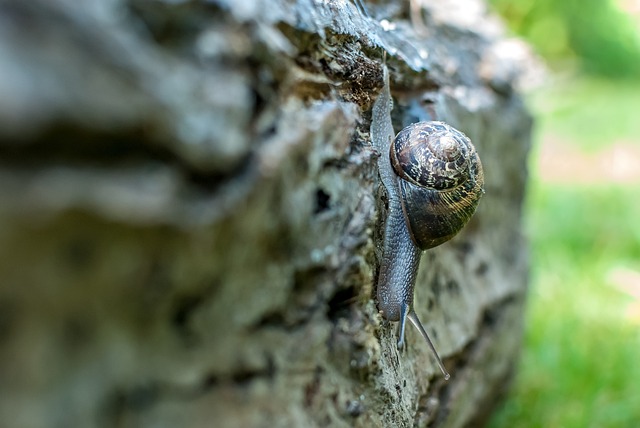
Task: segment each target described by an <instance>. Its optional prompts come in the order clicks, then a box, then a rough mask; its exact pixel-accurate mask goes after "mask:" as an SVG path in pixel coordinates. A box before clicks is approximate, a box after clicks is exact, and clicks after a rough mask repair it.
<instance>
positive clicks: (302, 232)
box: [0, 0, 530, 428]
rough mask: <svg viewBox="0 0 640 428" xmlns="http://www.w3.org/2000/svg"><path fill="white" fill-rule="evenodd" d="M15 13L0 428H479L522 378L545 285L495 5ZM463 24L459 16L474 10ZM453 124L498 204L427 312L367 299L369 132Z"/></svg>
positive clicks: (376, 192)
mask: <svg viewBox="0 0 640 428" xmlns="http://www.w3.org/2000/svg"><path fill="white" fill-rule="evenodd" d="M424 3H425V8H424V10H423V18H424V20H425V26H426V28H425V30H424V33H422V34H421V33H419V32H417V31H416V29H415V28H414V27H413V26H412V25H411V23H410V22H409V20H408V9H409V5H408V2H407V3H406V4H405V3H404V2H401V1H395V2H391V1H389V2H387V1H386V0H380V1H377V2H375V3H374V2H371V3H368V2H367V9H368V12H369V14H370V15H371V18H368V17H365V16H363V14H362V13H360V12H359V11H358V9H357V8H356V7H355V6H354V4H352V3H350V2H347V1H345V0H327V1H317V0H315V1H313V0H299V1H297V2H294V1H293V0H261V1H258V0H255V1H253V0H245V1H239V0H237V1H234V0H209V1H202V2H176V1H169V0H166V1H154V2H146V1H144V0H112V1H99V0H96V1H82V2H76V1H70V0H69V1H67V0H57V1H53V0H37V1H34V0H32V1H29V2H25V1H21V0H14V1H4V2H1V3H0V237H1V242H2V246H1V247H0V420H1V421H2V426H3V427H25V428H31V427H33V428H36V427H70V426H76V427H80V426H81V427H133V426H141V427H179V426H181V427H187V426H188V427H200V426H202V427H236V426H237V427H274V426H297V427H312V426H352V425H353V426H362V427H369V426H403V427H406V426H414V425H416V426H438V427H461V426H465V425H475V424H479V423H480V421H482V420H483V418H485V417H486V415H487V414H488V412H489V411H490V409H491V407H492V405H493V404H494V402H495V399H496V397H497V396H498V395H499V394H500V393H501V392H502V391H503V389H504V388H505V385H506V384H507V380H508V379H509V378H510V376H511V374H512V372H513V370H514V364H515V361H516V358H517V354H518V348H519V346H520V337H521V327H522V325H521V324H522V312H523V303H524V295H525V288H526V276H527V252H526V245H525V242H524V240H523V238H522V236H521V210H522V199H523V191H524V185H525V179H526V172H525V156H526V152H527V149H528V145H529V135H530V118H529V116H528V114H527V112H526V110H525V108H524V107H523V103H522V101H521V99H520V97H519V96H518V94H517V93H516V91H514V89H513V88H514V81H515V79H516V78H517V77H518V75H519V74H520V71H521V65H520V63H519V62H518V61H517V58H516V57H514V56H513V55H512V52H513V50H510V49H509V46H510V45H509V44H508V42H506V41H505V40H504V39H503V36H502V33H501V31H500V25H499V24H498V23H496V22H495V21H494V19H493V18H491V17H490V16H488V15H487V13H486V11H485V10H484V7H483V6H482V5H481V4H479V3H476V2H475V1H470V0H469V1H466V2H463V3H464V6H465V7H463V8H459V9H456V8H455V7H454V6H455V4H454V3H456V2H451V1H449V2H443V1H442V0H437V1H436V0H434V1H432V2H429V1H425V2H424ZM457 3H460V2H457ZM385 57H386V64H387V66H388V67H389V69H390V74H391V91H392V94H393V96H394V100H395V108H394V112H393V115H394V117H393V119H394V122H395V123H394V125H395V128H396V130H398V129H400V127H402V126H404V125H406V124H408V123H410V122H414V121H417V120H421V119H424V118H426V117H428V116H430V115H435V116H437V117H438V119H440V120H444V121H446V122H448V123H450V124H452V125H453V126H455V127H457V128H459V129H460V130H462V131H464V132H465V133H466V134H467V135H468V136H469V137H470V138H471V139H472V141H474V143H475V145H476V147H477V148H478V151H479V153H480V156H481V158H482V161H483V164H484V170H485V175H486V194H485V196H484V198H483V200H482V201H481V203H480V207H479V209H478V211H477V213H476V215H475V217H474V218H473V219H472V221H471V223H470V224H469V225H468V226H467V227H466V228H465V229H464V231H463V232H462V233H461V234H460V235H459V236H458V237H456V238H455V239H454V240H452V241H451V242H449V243H447V244H444V245H442V246H441V247H438V248H436V249H433V250H430V251H428V252H426V253H425V254H424V255H423V260H422V266H421V270H420V272H419V276H418V284H417V286H416V311H417V312H418V314H419V315H420V317H421V318H422V321H423V322H424V323H425V324H426V327H427V330H428V331H429V332H430V334H431V335H432V338H433V339H434V342H435V344H436V347H437V348H438V350H439V352H440V354H441V355H442V356H443V358H444V361H445V364H446V365H447V367H448V369H449V371H450V372H451V374H452V378H451V380H449V381H448V382H445V381H444V380H443V379H442V376H441V375H440V373H439V371H438V369H437V367H436V366H435V365H434V361H433V359H432V356H431V355H430V353H429V350H428V349H427V347H426V346H425V344H424V343H423V342H422V339H421V338H420V337H419V336H418V335H417V334H416V332H415V331H413V330H409V331H408V337H407V340H408V343H407V347H406V349H405V350H404V351H402V352H399V351H398V350H397V348H396V332H395V325H392V324H390V323H389V322H386V321H384V320H383V319H382V318H381V317H380V315H379V314H378V312H377V310H376V304H375V302H374V299H373V296H374V295H375V290H374V284H375V278H376V275H377V269H378V266H379V261H378V259H379V249H380V248H381V233H380V230H381V227H382V224H383V220H384V219H383V218H382V215H380V213H382V212H384V191H383V190H382V189H381V188H380V182H379V177H378V173H377V169H376V157H377V156H378V153H375V152H374V151H373V150H372V146H371V141H370V135H369V126H370V121H371V107H372V104H373V101H374V100H375V99H376V97H377V95H378V93H379V91H380V88H381V86H382V64H383V58H385Z"/></svg>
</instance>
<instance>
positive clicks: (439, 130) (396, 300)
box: [371, 67, 484, 379]
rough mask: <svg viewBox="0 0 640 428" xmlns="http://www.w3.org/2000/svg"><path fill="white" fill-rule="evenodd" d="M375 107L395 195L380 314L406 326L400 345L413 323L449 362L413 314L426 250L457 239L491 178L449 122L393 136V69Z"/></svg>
mask: <svg viewBox="0 0 640 428" xmlns="http://www.w3.org/2000/svg"><path fill="white" fill-rule="evenodd" d="M384 79H385V84H384V87H383V90H382V93H381V94H380V96H379V97H378V99H377V100H376V102H375V103H374V106H373V115H372V126H371V134H372V140H373V143H374V146H375V147H376V149H377V150H378V151H379V152H380V157H379V159H378V169H379V172H380V177H381V179H382V182H383V184H384V186H385V188H386V190H387V194H388V197H389V208H388V215H387V219H386V223H385V231H384V243H383V250H382V260H381V265H380V272H379V277H378V285H377V299H378V309H379V310H380V312H381V314H382V316H383V317H384V318H386V319H388V320H389V321H400V326H399V334H398V336H399V337H398V347H402V346H403V344H404V332H405V325H406V320H407V319H408V320H409V321H411V323H412V324H413V325H414V326H415V327H416V328H417V329H418V331H419V332H420V334H421V335H422V337H423V338H424V339H425V340H426V341H427V344H428V345H429V347H430V348H431V350H432V352H433V354H434V355H435V357H436V360H437V362H438V365H439V367H440V369H441V371H442V373H443V374H444V376H445V379H448V378H449V374H448V373H447V371H446V369H445V367H444V364H443V363H442V361H441V359H440V357H439V356H438V353H437V351H436V349H435V347H434V346H433V344H432V342H431V340H430V339H429V336H428V334H427V332H426V331H425V329H424V327H423V326H422V323H421V322H420V320H419V318H418V315H417V314H416V312H415V310H414V309H413V294H414V293H413V290H414V285H415V281H416V276H417V273H418V267H419V264H420V257H421V254H422V251H423V250H426V249H429V248H433V247H435V246H438V245H440V244H442V243H444V242H446V241H448V240H449V239H451V238H452V237H453V236H455V235H456V234H457V233H458V232H459V231H460V230H461V229H462V228H463V227H464V225H465V224H466V223H467V222H468V220H469V219H470V218H471V216H472V215H473V213H474V212H475V209H476V207H477V205H478V202H479V201H480V198H481V196H482V194H483V193H484V190H483V185H484V175H483V171H482V164H481V163H480V158H479V156H478V154H477V152H476V150H475V148H474V147H473V144H472V143H471V141H470V140H469V138H467V137H466V136H465V135H464V134H463V133H462V132H460V131H458V130H456V129H455V128H453V127H451V126H449V125H447V124H446V123H444V122H437V121H430V122H418V123H415V124H412V125H409V126H408V127H406V128H404V129H403V130H401V131H400V132H399V133H398V134H397V135H396V137H395V138H394V137H393V126H392V124H391V115H390V113H391V107H392V101H391V95H390V91H389V80H388V71H387V69H386V67H384Z"/></svg>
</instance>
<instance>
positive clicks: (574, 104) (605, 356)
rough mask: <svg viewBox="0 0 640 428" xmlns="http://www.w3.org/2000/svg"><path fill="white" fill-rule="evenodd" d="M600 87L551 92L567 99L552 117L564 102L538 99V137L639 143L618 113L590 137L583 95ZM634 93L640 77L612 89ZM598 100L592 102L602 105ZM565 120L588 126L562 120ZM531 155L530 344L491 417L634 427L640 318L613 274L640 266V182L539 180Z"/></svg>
mask: <svg viewBox="0 0 640 428" xmlns="http://www.w3.org/2000/svg"><path fill="white" fill-rule="evenodd" d="M600 90H602V89H601V88H600V83H599V82H595V83H594V84H593V85H592V86H589V85H587V86H586V88H583V89H581V91H584V92H583V93H582V94H572V95H571V96H565V94H564V93H562V92H560V93H556V94H552V95H549V93H548V94H547V96H548V97H551V98H548V99H547V101H548V103H547V104H546V106H545V107H549V105H551V106H553V105H556V106H557V105H561V104H562V105H566V111H564V116H558V117H556V116H555V115H556V114H559V113H558V111H559V110H557V109H554V108H549V109H546V110H545V109H540V106H538V108H537V110H538V112H539V113H540V114H541V115H542V116H543V117H542V119H543V122H545V125H544V127H543V129H542V130H541V131H542V132H541V133H539V134H538V138H539V139H541V138H544V136H545V135H546V133H553V134H554V135H557V134H558V133H561V132H567V133H568V134H571V135H570V136H569V138H571V139H572V140H573V141H575V142H576V144H578V142H581V143H584V144H585V146H586V147H587V149H590V148H594V147H598V148H603V147H606V145H607V144H608V143H609V142H615V141H620V140H626V141H633V138H635V143H634V144H640V132H637V133H635V135H634V134H633V133H634V132H636V131H633V130H630V129H628V128H625V127H621V126H620V125H619V123H620V122H613V123H611V124H608V125H607V127H612V128H615V127H616V126H617V130H616V129H612V128H607V129H601V130H598V132H600V133H601V134H600V136H599V137H598V138H595V137H594V138H593V139H592V140H588V139H587V138H586V134H588V133H589V130H588V128H589V120H590V118H592V116H591V115H592V114H593V112H590V111H587V110H589V109H590V108H592V105H586V106H585V105H584V104H580V102H579V101H578V100H583V101H582V102H587V100H590V99H592V98H591V97H589V96H587V95H586V94H592V93H597V92H598V91H600ZM631 93H633V94H635V96H636V97H638V98H637V99H640V86H639V87H638V88H634V89H633V90H632V89H631V88H627V89H626V90H622V89H620V88H616V90H612V91H611V92H610V97H609V102H610V104H611V106H612V107H611V108H612V109H614V108H617V107H616V106H618V107H620V106H626V107H621V108H628V103H630V102H631V100H630V99H627V95H628V94H631ZM556 97H557V98H556ZM618 98H620V99H621V101H619V104H616V103H618ZM540 100H541V99H538V100H537V101H536V102H540ZM600 102H601V100H597V102H595V103H594V104H595V105H596V106H598V107H597V108H598V110H599V109H600V108H601V106H600ZM638 112H640V108H636V109H635V113H636V114H638ZM623 114H624V115H626V114H627V112H624V113H623ZM605 116H611V117H613V116H615V112H605ZM569 118H571V119H569ZM564 120H575V121H576V124H581V125H582V126H578V127H577V128H576V129H575V130H573V131H572V130H570V129H568V128H567V129H566V130H563V129H564V128H563V127H565V125H567V124H566V123H564ZM615 120H617V118H615ZM625 120H626V119H625ZM623 122H624V121H623ZM534 155H535V153H534ZM534 159H535V156H534ZM533 164H534V168H533V171H534V173H533V175H534V179H533V180H532V183H531V186H530V189H529V193H528V199H527V214H526V227H527V233H528V235H529V238H530V241H531V251H532V254H531V255H532V272H531V285H530V290H529V302H528V309H527V314H526V320H527V323H526V333H525V343H524V349H523V352H522V357H521V361H520V365H519V373H518V376H517V378H516V381H515V383H514V385H513V387H512V389H511V393H510V395H509V397H508V399H507V401H506V402H505V404H504V405H503V407H502V408H501V409H500V410H499V411H498V412H497V413H496V414H495V415H494V417H493V419H492V421H491V423H490V425H489V426H490V427H492V428H502V427H509V428H518V427H545V428H547V427H548V428H555V427H562V428H573V427H576V428H578V427H579V428H584V427H594V428H595V427H598V428H601V427H603V428H617V427H625V428H626V427H628V428H632V427H633V428H635V427H638V426H640V319H637V318H636V319H635V320H634V319H633V318H631V317H630V316H629V314H628V312H627V309H628V308H629V305H631V304H632V303H633V302H634V300H633V298H631V297H630V296H629V295H627V294H624V293H623V292H621V291H620V290H618V289H617V288H616V287H614V286H613V284H612V281H611V279H610V277H611V272H613V271H614V270H615V269H619V268H627V269H632V270H635V271H637V272H640V184H639V183H629V184H622V185H613V184H602V185H599V186H597V187H593V186H587V185H584V184H579V183H576V184H571V185H558V184H556V183H548V182H543V181H540V180H537V179H536V178H535V177H536V176H537V175H538V174H539V173H538V172H537V171H538V169H537V165H536V162H535V161H534V162H533ZM636 287H640V284H636ZM636 302H637V301H636Z"/></svg>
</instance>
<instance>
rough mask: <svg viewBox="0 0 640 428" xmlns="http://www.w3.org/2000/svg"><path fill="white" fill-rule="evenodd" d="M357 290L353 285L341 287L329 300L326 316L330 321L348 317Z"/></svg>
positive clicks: (356, 295)
mask: <svg viewBox="0 0 640 428" xmlns="http://www.w3.org/2000/svg"><path fill="white" fill-rule="evenodd" d="M357 297H358V291H357V290H356V288H355V286H350V287H347V288H341V289H339V290H337V291H336V292H335V294H334V295H333V297H331V299H330V300H329V304H328V308H327V317H328V318H329V319H330V320H332V321H334V322H335V321H337V320H338V319H341V318H348V317H349V313H350V308H351V304H352V303H353V302H354V301H355V300H356V299H357Z"/></svg>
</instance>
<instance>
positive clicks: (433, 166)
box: [390, 122, 484, 250]
mask: <svg viewBox="0 0 640 428" xmlns="http://www.w3.org/2000/svg"><path fill="white" fill-rule="evenodd" d="M390 159H391V165H392V166H393V169H394V171H395V173H396V174H397V175H398V177H400V180H398V181H399V186H400V191H401V194H402V198H401V200H402V210H403V212H404V216H405V219H406V221H407V226H408V228H409V232H410V234H411V238H412V239H413V241H414V242H415V244H416V245H417V246H418V247H419V248H420V249H422V250H426V249H428V248H433V247H435V246H438V245H440V244H442V243H444V242H446V241H448V240H449V239H451V238H452V237H453V236H455V235H456V234H457V233H458V232H459V231H460V230H461V229H462V228H463V227H464V225H465V224H466V223H467V222H468V221H469V219H470V218H471V216H473V213H474V212H475V210H476V207H477V206H478V202H480V198H481V197H482V194H483V193H484V190H483V186H484V175H483V172H482V164H481V163H480V158H479V156H478V153H477V152H476V149H475V147H473V144H471V141H470V140H469V138H467V136H466V135H464V134H463V133H462V132H460V131H458V130H457V129H455V128H453V127H451V126H449V125H447V124H446V123H444V122H418V123H415V124H412V125H409V126H407V127H406V128H404V129H403V130H402V131H400V132H399V133H398V135H397V136H396V138H395V140H394V141H393V143H392V144H391V150H390Z"/></svg>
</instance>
